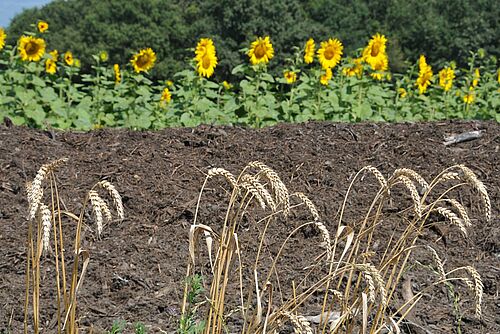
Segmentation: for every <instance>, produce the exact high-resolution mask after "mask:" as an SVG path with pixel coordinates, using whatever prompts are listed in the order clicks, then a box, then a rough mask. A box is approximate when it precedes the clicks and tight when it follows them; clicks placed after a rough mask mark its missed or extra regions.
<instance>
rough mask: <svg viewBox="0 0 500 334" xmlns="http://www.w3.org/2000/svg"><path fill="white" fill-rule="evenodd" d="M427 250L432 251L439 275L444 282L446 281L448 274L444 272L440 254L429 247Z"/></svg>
mask: <svg viewBox="0 0 500 334" xmlns="http://www.w3.org/2000/svg"><path fill="white" fill-rule="evenodd" d="M427 248H428V249H429V250H430V251H431V253H432V258H433V260H434V262H435V263H436V266H437V269H438V273H439V278H440V279H442V280H445V279H446V272H445V271H444V266H443V261H441V258H440V257H439V255H438V253H437V252H436V250H435V249H434V248H432V247H431V246H427Z"/></svg>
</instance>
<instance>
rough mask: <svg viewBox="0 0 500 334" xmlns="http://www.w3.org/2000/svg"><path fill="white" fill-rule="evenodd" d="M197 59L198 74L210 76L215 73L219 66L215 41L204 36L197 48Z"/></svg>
mask: <svg viewBox="0 0 500 334" xmlns="http://www.w3.org/2000/svg"><path fill="white" fill-rule="evenodd" d="M195 55H196V56H195V58H194V59H195V60H196V61H197V62H198V63H197V65H196V66H197V68H198V74H199V75H200V76H204V77H206V78H210V77H211V76H212V74H214V70H215V66H217V56H216V53H215V45H214V42H213V41H212V40H211V39H210V38H202V39H200V41H199V42H198V45H197V46H196V49H195Z"/></svg>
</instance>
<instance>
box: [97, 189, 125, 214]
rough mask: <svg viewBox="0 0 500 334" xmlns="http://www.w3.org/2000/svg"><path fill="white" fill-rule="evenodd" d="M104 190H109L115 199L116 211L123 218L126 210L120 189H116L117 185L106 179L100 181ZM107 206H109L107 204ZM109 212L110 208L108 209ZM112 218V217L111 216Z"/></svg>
mask: <svg viewBox="0 0 500 334" xmlns="http://www.w3.org/2000/svg"><path fill="white" fill-rule="evenodd" d="M98 184H99V185H100V186H101V187H102V188H103V189H104V190H107V191H108V193H109V196H111V198H112V199H113V203H114V204H115V208H116V212H117V213H118V217H119V218H120V219H122V220H123V218H124V217H125V215H124V211H123V202H122V197H121V196H120V193H119V192H118V190H116V188H115V186H113V185H112V184H111V183H109V182H108V181H106V180H104V181H101V182H99V183H98ZM106 207H107V206H106ZM108 212H109V210H108ZM109 220H111V218H109Z"/></svg>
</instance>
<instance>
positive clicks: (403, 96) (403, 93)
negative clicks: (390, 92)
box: [398, 87, 408, 99]
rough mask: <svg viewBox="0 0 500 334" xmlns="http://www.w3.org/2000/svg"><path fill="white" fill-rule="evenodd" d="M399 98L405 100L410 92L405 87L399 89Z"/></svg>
mask: <svg viewBox="0 0 500 334" xmlns="http://www.w3.org/2000/svg"><path fill="white" fill-rule="evenodd" d="M398 93H399V97H400V98H402V99H404V98H405V97H406V95H407V94H408V92H407V91H406V89H404V88H403V87H400V88H398Z"/></svg>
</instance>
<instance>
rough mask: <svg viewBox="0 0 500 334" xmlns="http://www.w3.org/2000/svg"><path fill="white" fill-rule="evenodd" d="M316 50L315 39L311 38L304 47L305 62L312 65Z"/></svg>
mask: <svg viewBox="0 0 500 334" xmlns="http://www.w3.org/2000/svg"><path fill="white" fill-rule="evenodd" d="M315 50H316V44H315V43H314V39H312V38H309V40H308V41H307V42H306V45H305V47H304V62H305V63H306V64H310V63H312V62H313V60H314V51H315Z"/></svg>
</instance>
